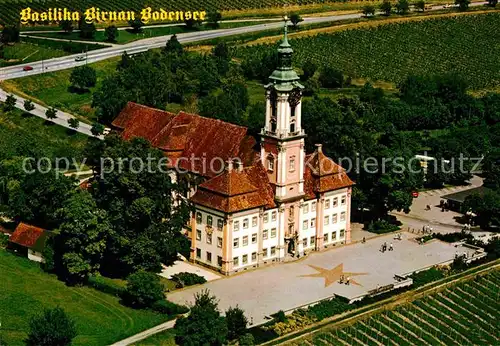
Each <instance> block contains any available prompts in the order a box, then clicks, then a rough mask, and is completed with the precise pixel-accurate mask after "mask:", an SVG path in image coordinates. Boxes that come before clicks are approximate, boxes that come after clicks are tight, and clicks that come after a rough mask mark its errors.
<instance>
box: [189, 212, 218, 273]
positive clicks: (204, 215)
mask: <svg viewBox="0 0 500 346" xmlns="http://www.w3.org/2000/svg"><path fill="white" fill-rule="evenodd" d="M200 214H201V223H198V219H197V221H196V229H195V230H193V232H192V236H193V237H197V236H198V231H199V232H200V233H201V239H199V238H197V239H196V248H197V249H200V250H201V257H198V256H196V253H197V252H196V250H195V256H196V260H197V261H199V262H202V263H205V264H207V265H210V266H212V267H215V268H220V266H219V265H218V263H217V256H221V257H222V246H221V247H219V246H218V242H217V238H218V237H220V238H222V227H221V228H219V227H218V223H217V222H218V220H221V221H222V222H223V220H224V214H223V213H220V212H217V211H214V210H209V209H207V208H203V207H200V206H197V207H196V212H195V217H196V216H197V215H200ZM209 216H211V217H212V243H211V244H209V243H208V242H207V239H208V234H207V219H208V217H209ZM222 225H223V224H222ZM207 252H209V253H211V254H212V260H211V261H209V260H208V259H207Z"/></svg>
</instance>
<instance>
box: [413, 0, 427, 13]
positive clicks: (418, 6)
mask: <svg viewBox="0 0 500 346" xmlns="http://www.w3.org/2000/svg"><path fill="white" fill-rule="evenodd" d="M415 8H416V9H417V10H419V11H421V12H424V11H425V1H424V0H418V1H417V2H415Z"/></svg>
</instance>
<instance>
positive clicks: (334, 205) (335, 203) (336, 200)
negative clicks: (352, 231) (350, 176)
mask: <svg viewBox="0 0 500 346" xmlns="http://www.w3.org/2000/svg"><path fill="white" fill-rule="evenodd" d="M338 204H339V199H338V197H335V198H334V199H333V207H334V208H335V207H336V206H337V205H338Z"/></svg>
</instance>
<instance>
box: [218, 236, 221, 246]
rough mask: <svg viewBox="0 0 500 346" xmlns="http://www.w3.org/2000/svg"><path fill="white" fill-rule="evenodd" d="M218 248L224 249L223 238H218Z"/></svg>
mask: <svg viewBox="0 0 500 346" xmlns="http://www.w3.org/2000/svg"><path fill="white" fill-rule="evenodd" d="M217 247H222V237H217Z"/></svg>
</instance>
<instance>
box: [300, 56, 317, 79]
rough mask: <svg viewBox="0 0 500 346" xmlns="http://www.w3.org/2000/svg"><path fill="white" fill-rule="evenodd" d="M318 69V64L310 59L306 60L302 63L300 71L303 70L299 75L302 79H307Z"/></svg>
mask: <svg viewBox="0 0 500 346" xmlns="http://www.w3.org/2000/svg"><path fill="white" fill-rule="evenodd" d="M317 69H318V65H316V63H315V62H314V61H312V60H306V61H305V62H304V64H303V65H302V71H303V72H304V73H303V74H302V76H301V79H302V80H303V81H307V80H308V79H309V78H311V77H312V76H314V74H315V73H316V70H317Z"/></svg>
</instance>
